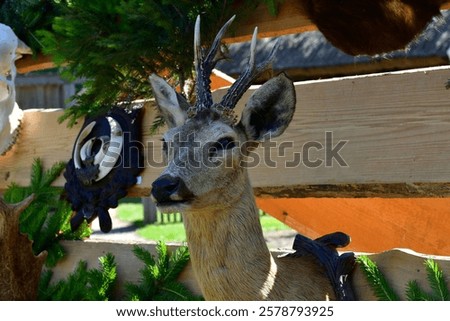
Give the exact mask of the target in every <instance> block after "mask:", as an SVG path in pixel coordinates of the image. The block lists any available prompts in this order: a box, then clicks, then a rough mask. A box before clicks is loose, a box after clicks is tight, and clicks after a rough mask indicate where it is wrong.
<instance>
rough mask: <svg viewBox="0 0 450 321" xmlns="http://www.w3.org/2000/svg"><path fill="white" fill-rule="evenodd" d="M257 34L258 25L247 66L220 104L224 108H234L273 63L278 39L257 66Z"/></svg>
mask: <svg viewBox="0 0 450 321" xmlns="http://www.w3.org/2000/svg"><path fill="white" fill-rule="evenodd" d="M257 34H258V27H256V28H255V30H254V32H253V37H252V42H251V44H250V56H249V61H248V65H247V68H246V69H245V70H244V71H243V72H242V73H241V75H240V76H239V78H238V79H237V80H236V81H235V82H234V83H233V85H232V86H231V88H230V89H229V90H228V92H227V93H226V95H225V96H224V97H223V98H222V101H221V103H220V105H221V106H223V107H224V108H229V109H233V108H234V107H235V106H236V103H237V102H238V101H239V99H241V97H242V95H244V93H245V92H246V91H247V89H248V88H249V87H250V86H251V84H252V82H253V81H254V80H255V79H256V78H257V77H258V76H259V75H260V74H261V73H262V72H263V71H264V70H266V68H267V67H268V66H269V65H270V64H271V63H272V60H273V58H274V56H275V51H276V50H277V49H278V45H279V42H278V40H277V41H276V42H275V44H274V46H273V47H272V50H271V52H270V54H269V55H268V56H267V58H266V59H265V60H264V61H263V62H262V63H260V64H259V65H257V66H255V52H256V38H257Z"/></svg>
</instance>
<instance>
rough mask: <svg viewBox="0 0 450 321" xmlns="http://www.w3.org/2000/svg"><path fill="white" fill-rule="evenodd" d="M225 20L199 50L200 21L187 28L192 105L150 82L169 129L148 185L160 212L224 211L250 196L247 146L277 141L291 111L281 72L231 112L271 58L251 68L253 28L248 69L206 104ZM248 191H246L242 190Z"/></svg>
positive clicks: (291, 96) (288, 85) (290, 90)
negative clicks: (161, 161)
mask: <svg viewBox="0 0 450 321" xmlns="http://www.w3.org/2000/svg"><path fill="white" fill-rule="evenodd" d="M233 19H234V17H233V18H231V19H230V20H229V21H228V22H227V23H226V24H225V25H224V26H223V27H222V28H221V30H220V31H219V32H218V34H217V36H216V37H215V39H214V41H213V43H212V45H211V48H210V50H209V51H207V52H206V50H204V48H202V46H201V44H200V18H199V17H198V18H197V21H196V24H195V36H194V53H195V57H194V58H195V61H194V66H195V71H196V103H195V105H194V106H191V105H190V104H189V103H188V102H187V100H186V99H185V98H184V97H183V96H182V95H181V94H179V93H177V92H176V91H175V90H174V89H173V88H172V87H171V86H170V85H169V84H168V83H166V81H164V80H163V79H162V78H160V77H158V76H156V75H152V76H150V82H151V85H152V88H153V92H154V96H155V98H156V102H157V105H158V107H159V109H160V112H161V114H162V115H163V117H164V118H165V120H166V123H167V124H168V127H169V130H168V131H167V132H166V133H165V134H164V138H163V150H164V155H165V157H166V159H167V162H168V166H167V168H166V169H165V170H164V171H163V173H162V174H161V176H160V177H159V178H158V179H156V180H155V181H154V182H153V185H152V197H153V199H154V200H155V202H156V203H157V205H158V207H159V208H160V209H161V210H162V211H164V212H172V211H181V212H186V211H192V210H197V211H198V210H201V209H204V208H211V207H220V208H224V206H226V204H227V203H232V202H233V200H234V199H239V198H240V197H241V196H242V194H243V193H251V189H250V188H249V186H250V185H249V183H248V175H246V174H245V173H246V169H245V168H244V167H243V166H241V165H242V161H243V159H244V158H245V157H246V155H247V153H248V148H249V147H250V146H255V144H256V143H257V142H259V141H262V140H264V139H266V138H268V137H276V136H279V135H281V134H282V133H283V132H284V130H285V129H286V127H287V126H288V124H289V123H290V121H291V119H292V116H293V113H294V110H295V90H294V86H293V84H292V81H290V80H289V79H288V78H287V77H286V76H285V75H284V74H280V75H279V76H277V77H274V78H272V79H270V80H269V81H267V82H266V83H265V84H263V85H262V86H261V87H259V89H257V90H256V91H255V93H254V94H253V95H252V96H251V98H250V99H249V100H248V102H247V104H246V107H245V109H244V110H243V112H242V115H241V118H240V121H239V122H237V121H236V117H235V116H234V112H233V108H234V107H235V106H236V103H237V102H238V100H239V99H240V98H241V97H242V95H243V94H244V93H245V91H246V90H247V89H248V88H249V87H250V85H251V84H252V82H253V81H254V80H255V79H256V78H257V77H258V76H259V75H260V74H261V72H263V71H264V70H265V69H266V68H267V67H268V66H269V65H270V62H271V60H272V59H273V56H274V52H275V50H276V46H274V48H273V49H272V51H271V53H270V54H269V56H268V57H267V59H265V60H264V61H263V62H262V63H260V64H257V63H256V62H255V48H256V36H257V28H255V32H254V34H253V38H252V42H251V48H250V55H249V58H248V59H249V60H248V65H247V67H246V69H245V70H244V71H243V72H242V74H241V76H240V77H239V78H238V79H237V80H236V81H235V82H234V83H233V85H232V86H231V88H230V89H229V90H228V92H227V93H226V95H225V96H224V97H223V98H222V100H221V101H220V102H213V99H212V95H211V89H210V75H211V72H212V70H213V68H214V66H215V65H216V63H217V61H218V59H220V57H222V56H223V55H222V54H221V52H220V50H221V40H222V37H223V35H224V34H225V32H226V30H227V28H228V26H229V25H230V24H231V23H232V21H233ZM249 189H250V190H249Z"/></svg>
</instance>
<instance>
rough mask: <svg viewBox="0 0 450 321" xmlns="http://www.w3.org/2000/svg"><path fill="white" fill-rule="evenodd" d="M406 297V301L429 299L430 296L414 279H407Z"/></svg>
mask: <svg viewBox="0 0 450 321" xmlns="http://www.w3.org/2000/svg"><path fill="white" fill-rule="evenodd" d="M406 298H407V299H408V301H430V300H431V298H430V296H429V295H428V294H426V293H425V292H424V291H423V290H422V289H421V288H420V286H419V284H418V283H417V281H416V280H413V281H409V282H408V284H407V286H406Z"/></svg>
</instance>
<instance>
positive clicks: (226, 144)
mask: <svg viewBox="0 0 450 321" xmlns="http://www.w3.org/2000/svg"><path fill="white" fill-rule="evenodd" d="M235 146H236V143H235V142H234V139H233V138H232V137H222V138H220V139H219V140H218V141H217V142H216V143H214V147H215V148H216V149H217V150H225V149H231V148H233V147H235Z"/></svg>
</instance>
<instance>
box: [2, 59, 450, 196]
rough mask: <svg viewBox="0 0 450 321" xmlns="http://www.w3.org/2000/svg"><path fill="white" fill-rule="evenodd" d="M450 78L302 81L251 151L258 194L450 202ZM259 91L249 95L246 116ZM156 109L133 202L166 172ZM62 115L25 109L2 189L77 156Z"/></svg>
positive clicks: (147, 120)
mask: <svg viewBox="0 0 450 321" xmlns="http://www.w3.org/2000/svg"><path fill="white" fill-rule="evenodd" d="M449 75H450V67H447V66H446V67H437V68H426V69H417V70H410V71H402V72H394V73H383V74H375V75H368V76H355V77H346V78H335V79H328V80H320V81H308V82H301V83H297V84H296V92H297V111H296V113H295V116H294V119H293V121H292V123H291V125H290V126H289V128H288V130H287V131H286V133H284V134H283V135H282V136H281V137H279V138H278V139H274V140H273V141H272V142H271V143H270V144H274V145H270V144H268V143H266V144H265V145H263V146H262V147H260V148H258V149H257V153H255V154H252V158H251V162H252V163H255V164H256V165H255V166H250V168H249V172H250V176H251V180H252V183H253V186H254V187H255V191H256V192H257V194H258V195H260V196H265V197H266V196H270V197H273V196H275V197H295V196H297V195H301V196H318V197H324V196H327V197H340V196H344V197H354V196H357V197H376V196H382V197H405V196H406V197H428V196H430V197H438V196H449V195H450V185H449V183H450V167H449V166H448V159H449V158H450V126H449V123H450V109H449V108H448V100H449V98H450V91H448V90H446V89H445V84H446V81H447V79H448V77H449ZM256 88H257V87H252V88H251V89H250V90H249V91H248V92H247V93H246V94H245V95H244V97H243V99H241V102H240V103H239V105H238V107H237V113H238V114H239V113H240V112H239V110H241V109H242V108H243V106H244V104H245V101H247V99H248V98H249V96H250V95H251V94H252V93H253V92H254V90H255V89H256ZM224 92H225V90H219V91H216V92H215V93H214V96H215V97H216V99H217V98H218V97H220V96H221V95H223V94H224ZM154 112H155V111H154V108H152V107H151V106H150V104H149V105H148V106H147V108H146V114H145V117H144V136H143V141H144V142H145V143H144V147H145V152H144V154H145V157H146V164H147V165H146V169H145V170H144V172H143V174H142V184H141V185H139V186H136V187H135V188H133V189H132V190H131V191H130V194H131V195H134V196H146V195H149V193H150V185H151V183H152V181H153V180H154V179H155V178H156V177H157V176H158V175H159V173H160V172H161V171H162V168H163V163H162V157H161V153H160V147H161V146H160V145H161V143H160V141H159V139H160V135H156V136H154V137H151V136H150V135H149V128H150V126H151V124H152V122H153V119H154ZM61 113H62V111H55V110H53V111H45V110H34V111H26V112H25V117H24V120H23V126H22V127H23V128H22V131H21V136H20V137H19V139H18V142H17V144H16V145H15V146H14V147H13V149H12V150H11V151H10V152H8V153H7V154H6V155H5V156H3V157H0V190H4V189H5V188H6V186H7V185H8V184H10V183H11V182H16V183H18V184H23V185H27V184H28V182H29V177H30V164H31V162H32V160H33V159H34V158H36V157H41V158H42V159H43V160H44V162H45V164H47V166H50V165H51V164H53V163H54V162H56V161H61V160H62V161H68V160H69V159H70V157H71V150H72V145H73V142H74V141H75V138H76V136H77V134H78V132H79V129H80V126H81V124H78V125H77V126H74V127H73V128H71V129H67V128H66V126H65V125H64V124H61V125H60V124H58V122H57V118H58V117H59V116H60V115H61ZM339 144H341V145H342V148H341V149H339V150H338V152H337V153H336V149H337V148H338V147H339ZM336 146H338V147H336ZM333 149H334V152H333ZM333 153H334V156H335V157H331V156H333ZM283 154H284V156H283ZM306 156H307V157H306ZM294 160H295V161H297V160H300V161H299V162H296V163H295V164H292V163H293V161H294ZM337 160H339V161H340V162H344V164H339V163H338V161H337ZM312 165H314V166H312ZM63 183H64V182H63V179H62V178H61V179H59V180H58V181H57V182H56V184H57V185H63Z"/></svg>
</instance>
